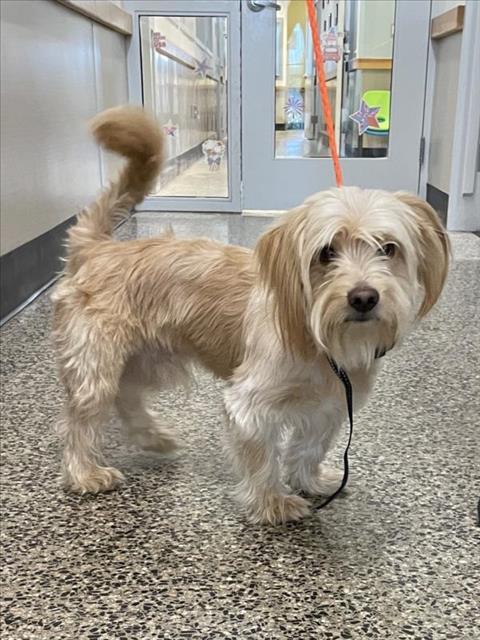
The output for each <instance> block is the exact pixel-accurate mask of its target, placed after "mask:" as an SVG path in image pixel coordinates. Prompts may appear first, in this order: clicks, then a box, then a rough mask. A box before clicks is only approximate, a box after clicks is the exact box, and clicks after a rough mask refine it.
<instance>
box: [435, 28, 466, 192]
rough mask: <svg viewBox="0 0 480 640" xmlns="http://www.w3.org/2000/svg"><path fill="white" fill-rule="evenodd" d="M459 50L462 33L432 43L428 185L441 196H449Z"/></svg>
mask: <svg viewBox="0 0 480 640" xmlns="http://www.w3.org/2000/svg"><path fill="white" fill-rule="evenodd" d="M461 46H462V34H461V32H460V33H454V34H452V35H450V36H447V37H446V38H442V39H441V40H438V41H437V42H434V43H433V52H434V56H435V80H434V94H433V104H432V129H431V136H430V162H429V166H428V182H429V184H431V185H433V186H434V187H436V188H437V189H440V190H441V191H443V192H444V193H448V192H449V184H450V174H451V165H452V147H453V134H454V131H455V111H456V104H457V89H458V71H459V63H460V50H461Z"/></svg>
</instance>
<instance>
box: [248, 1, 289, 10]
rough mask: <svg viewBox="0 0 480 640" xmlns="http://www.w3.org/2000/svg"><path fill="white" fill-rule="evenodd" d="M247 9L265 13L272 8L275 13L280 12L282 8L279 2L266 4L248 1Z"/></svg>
mask: <svg viewBox="0 0 480 640" xmlns="http://www.w3.org/2000/svg"><path fill="white" fill-rule="evenodd" d="M247 7H248V8H249V9H250V11H255V12H258V11H263V10H264V9H266V8H267V7H268V8H271V9H275V11H280V9H281V8H282V7H281V6H280V5H279V4H278V3H277V2H264V1H263V0H247Z"/></svg>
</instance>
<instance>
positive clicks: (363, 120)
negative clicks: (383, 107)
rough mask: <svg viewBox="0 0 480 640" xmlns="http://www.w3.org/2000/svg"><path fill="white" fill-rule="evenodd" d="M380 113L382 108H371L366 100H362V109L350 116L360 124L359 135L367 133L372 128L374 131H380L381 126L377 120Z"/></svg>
mask: <svg viewBox="0 0 480 640" xmlns="http://www.w3.org/2000/svg"><path fill="white" fill-rule="evenodd" d="M379 111H380V107H369V106H368V104H367V103H366V102H365V100H362V104H361V105H360V109H359V110H358V111H355V113H352V115H350V116H348V117H349V118H351V119H352V120H354V121H355V122H356V123H357V124H358V135H360V136H361V135H362V134H364V133H365V131H366V130H367V129H368V128H369V127H372V128H373V129H379V128H380V125H379V124H378V120H377V113H378V112H379Z"/></svg>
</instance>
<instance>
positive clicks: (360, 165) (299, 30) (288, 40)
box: [241, 0, 430, 210]
mask: <svg viewBox="0 0 480 640" xmlns="http://www.w3.org/2000/svg"><path fill="white" fill-rule="evenodd" d="M241 8H242V100H243V103H242V105H243V128H242V135H243V140H242V151H243V157H242V166H243V181H244V182H243V189H244V202H243V208H244V209H246V210H266V209H273V210H283V209H287V208H290V207H292V206H294V205H296V204H298V203H300V202H301V201H302V200H303V199H304V198H305V197H306V196H307V195H309V194H311V193H314V192H316V191H319V190H321V189H325V188H328V187H330V186H332V185H334V175H333V168H332V164H331V160H330V157H329V155H330V152H329V147H328V138H327V135H326V128H325V122H324V118H323V113H322V109H321V104H320V99H319V95H318V88H317V78H316V74H315V65H314V60H313V50H312V38H311V34H310V26H309V23H308V17H307V10H306V3H305V2H304V0H276V2H255V1H254V2H242V4H241ZM316 8H317V18H318V25H319V31H320V37H321V42H322V48H323V53H324V58H325V74H326V78H327V88H328V93H329V97H330V101H331V105H332V111H333V114H334V118H335V136H336V140H337V145H338V148H339V153H340V156H341V164H342V167H343V173H344V180H345V184H346V185H359V186H363V187H373V188H384V189H406V190H410V191H413V192H416V191H417V188H418V180H419V168H420V150H421V136H422V123H423V105H424V93H425V75H426V61H427V50H428V38H429V18H430V2H429V1H428V0H408V1H407V0H397V1H396V0H317V2H316Z"/></svg>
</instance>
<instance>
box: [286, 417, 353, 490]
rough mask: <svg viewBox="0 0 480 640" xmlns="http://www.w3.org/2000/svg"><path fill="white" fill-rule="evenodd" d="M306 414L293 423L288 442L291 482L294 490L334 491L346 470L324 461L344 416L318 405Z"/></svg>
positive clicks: (287, 470) (287, 469)
mask: <svg viewBox="0 0 480 640" xmlns="http://www.w3.org/2000/svg"><path fill="white" fill-rule="evenodd" d="M305 413H306V414H307V415H305ZM302 418H303V419H302V420H298V421H297V422H296V424H294V425H293V429H292V432H291V437H290V439H289V441H288V444H287V450H286V454H285V468H286V474H287V479H288V483H289V485H290V486H291V488H292V489H293V490H294V491H302V492H303V493H306V494H307V495H312V496H313V495H330V494H331V493H333V492H334V491H335V489H336V488H337V487H338V486H339V484H340V482H341V480H342V472H341V471H340V470H339V469H335V468H333V467H328V466H326V465H325V464H322V463H323V460H324V458H325V456H326V454H327V452H328V450H329V449H330V448H331V446H332V444H333V441H334V440H335V437H336V435H337V433H338V429H339V427H340V426H341V423H342V418H343V416H342V415H336V414H330V415H329V414H326V413H324V412H322V411H321V409H318V410H316V411H312V412H304V415H303V416H302Z"/></svg>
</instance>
